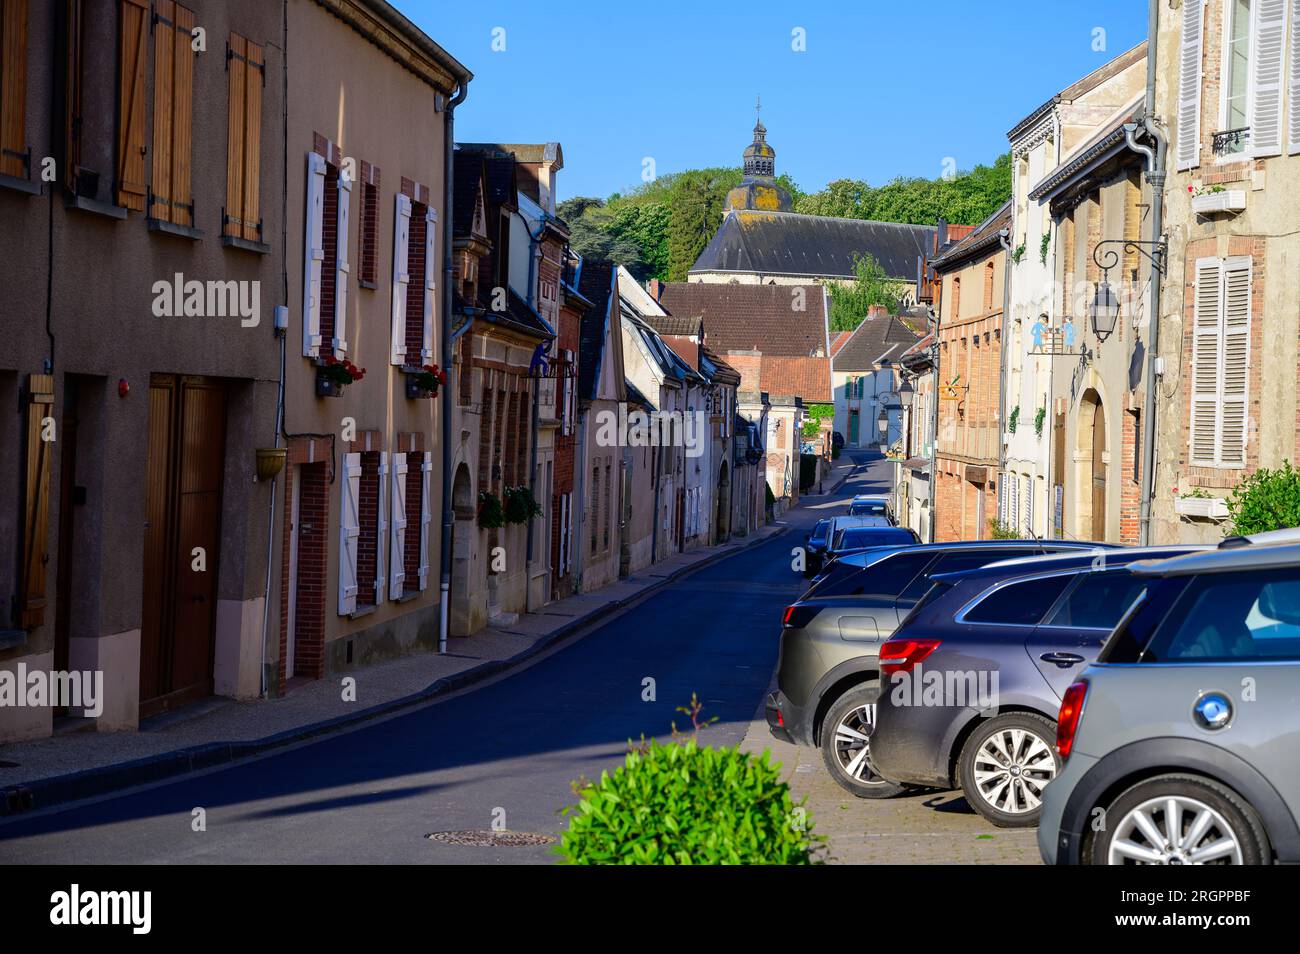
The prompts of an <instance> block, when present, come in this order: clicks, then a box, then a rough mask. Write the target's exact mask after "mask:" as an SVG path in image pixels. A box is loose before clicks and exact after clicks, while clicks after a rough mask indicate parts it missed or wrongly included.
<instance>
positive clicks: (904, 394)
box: [898, 378, 916, 407]
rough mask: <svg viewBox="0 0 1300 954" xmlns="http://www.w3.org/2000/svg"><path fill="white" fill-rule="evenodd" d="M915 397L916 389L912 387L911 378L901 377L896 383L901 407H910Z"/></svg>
mask: <svg viewBox="0 0 1300 954" xmlns="http://www.w3.org/2000/svg"><path fill="white" fill-rule="evenodd" d="M915 397H916V390H915V389H914V388H913V387H912V379H911V378H903V380H902V381H900V382H899V384H898V403H899V404H901V405H902V406H903V407H911V406H912V401H913V399H914V398H915Z"/></svg>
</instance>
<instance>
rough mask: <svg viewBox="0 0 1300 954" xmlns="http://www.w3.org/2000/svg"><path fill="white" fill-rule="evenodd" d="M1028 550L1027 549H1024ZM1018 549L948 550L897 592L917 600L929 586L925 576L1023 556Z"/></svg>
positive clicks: (968, 568) (956, 571)
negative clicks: (922, 573) (920, 574)
mask: <svg viewBox="0 0 1300 954" xmlns="http://www.w3.org/2000/svg"><path fill="white" fill-rule="evenodd" d="M1026 552H1028V551H1026ZM1024 555H1025V553H1023V552H1021V551H1019V550H965V549H963V550H950V551H949V552H947V553H944V554H942V555H941V556H940V557H939V559H938V561H937V562H936V563H935V565H934V566H932V567H930V569H929V570H927V571H926V574H925V576H924V577H918V578H917V579H915V580H913V581H912V583H911V585H910V586H908V587H907V589H905V590H904V591H902V592H901V593H899V597H900V598H901V599H905V600H919V599H920V598H921V597H922V596H923V595H924V594H925V591H926V589H927V588H928V587H929V586H930V581H929V579H927V577H931V576H934V575H936V574H939V573H960V572H961V571H962V570H974V569H977V568H978V567H981V566H985V565H986V564H989V563H993V562H994V561H995V560H1009V559H1011V558H1012V557H1013V556H1024Z"/></svg>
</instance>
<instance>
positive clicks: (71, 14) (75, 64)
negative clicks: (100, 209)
mask: <svg viewBox="0 0 1300 954" xmlns="http://www.w3.org/2000/svg"><path fill="white" fill-rule="evenodd" d="M81 4H82V0H65V4H64V23H63V28H64V48H63V79H64V96H63V182H64V184H65V185H66V186H67V188H68V191H70V192H74V193H75V192H76V191H77V173H78V170H79V169H80V168H81V13H82V11H81Z"/></svg>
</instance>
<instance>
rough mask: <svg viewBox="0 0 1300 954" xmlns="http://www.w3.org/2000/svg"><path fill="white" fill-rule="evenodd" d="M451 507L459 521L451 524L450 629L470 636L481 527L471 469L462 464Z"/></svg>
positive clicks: (452, 491) (454, 632)
mask: <svg viewBox="0 0 1300 954" xmlns="http://www.w3.org/2000/svg"><path fill="white" fill-rule="evenodd" d="M451 507H452V512H453V514H454V515H455V518H456V519H455V521H454V522H453V523H452V525H451V593H450V594H449V596H450V602H451V606H450V620H449V626H448V628H449V629H450V631H451V633H452V635H454V636H468V635H469V633H470V632H471V630H472V623H471V608H470V605H469V595H470V564H471V560H472V557H473V546H472V545H471V544H472V540H473V537H474V534H475V533H477V532H478V531H477V528H476V527H475V525H474V518H475V517H476V516H477V513H476V511H477V508H476V507H475V506H474V486H473V483H472V482H471V480H470V476H469V467H468V466H466V465H465V462H464V461H462V462H461V463H460V466H458V467H457V468H456V476H455V477H454V478H453V479H452V484H451Z"/></svg>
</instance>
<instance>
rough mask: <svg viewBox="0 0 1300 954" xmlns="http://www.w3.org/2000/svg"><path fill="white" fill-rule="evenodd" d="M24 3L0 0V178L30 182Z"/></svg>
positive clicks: (25, 10) (25, 9) (30, 162)
mask: <svg viewBox="0 0 1300 954" xmlns="http://www.w3.org/2000/svg"><path fill="white" fill-rule="evenodd" d="M31 171H32V151H31V149H29V148H28V146H27V0H0V175H5V176H13V177H14V178H15V179H30V178H31Z"/></svg>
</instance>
